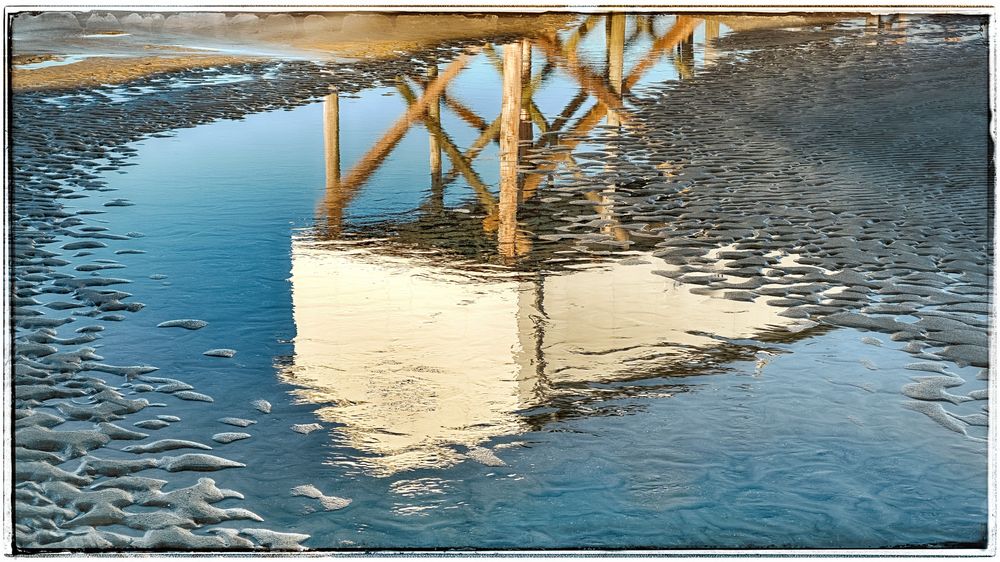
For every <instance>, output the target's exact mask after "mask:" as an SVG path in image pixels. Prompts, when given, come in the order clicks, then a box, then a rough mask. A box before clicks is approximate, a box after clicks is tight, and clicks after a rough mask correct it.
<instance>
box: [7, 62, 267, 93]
mask: <svg viewBox="0 0 1000 562" xmlns="http://www.w3.org/2000/svg"><path fill="white" fill-rule="evenodd" d="M252 60H254V59H253V57H233V56H204V55H200V56H187V57H134V58H128V59H123V58H107V57H91V58H87V59H84V60H82V61H80V62H75V63H72V64H67V65H60V66H50V67H47V68H37V69H33V70H22V69H19V68H17V67H16V66H15V67H14V68H13V70H12V71H11V87H12V88H13V89H14V90H15V91H30V90H69V89H73V88H85V87H88V86H99V85H101V84H123V83H125V82H128V81H130V80H135V79H137V78H143V77H147V76H155V75H162V74H169V73H172V72H177V71H179V70H191V69H195V68H209V67H215V66H225V65H229V64H234V63H238V62H247V61H252Z"/></svg>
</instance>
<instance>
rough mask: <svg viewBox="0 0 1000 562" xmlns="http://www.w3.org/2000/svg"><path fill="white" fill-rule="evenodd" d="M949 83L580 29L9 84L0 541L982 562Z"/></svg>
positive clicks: (966, 261)
mask: <svg viewBox="0 0 1000 562" xmlns="http://www.w3.org/2000/svg"><path fill="white" fill-rule="evenodd" d="M987 55H988V49H987V47H986V45H985V39H984V37H983V31H982V29H981V27H980V19H979V18H974V17H957V16H920V17H917V16H897V17H884V18H874V17H866V16H864V15H860V16H858V17H842V16H837V17H833V16H830V17H825V16H817V17H810V18H802V17H799V18H794V17H786V18H783V19H781V18H779V19H775V18H768V17H743V16H741V17H737V16H725V17H696V16H693V15H671V14H643V15H632V14H609V15H580V16H572V17H567V21H566V22H565V23H563V24H561V26H560V27H559V28H558V29H555V30H550V31H536V32H522V33H521V34H513V35H512V34H509V33H508V34H504V35H502V36H500V35H498V36H489V35H484V36H481V37H478V38H472V39H469V38H464V39H461V40H444V39H441V40H435V41H434V42H433V43H432V44H431V45H430V46H426V45H425V46H423V47H421V48H419V49H416V48H415V49H412V50H406V49H400V50H399V52H398V53H397V54H396V55H394V56H393V57H390V58H388V59H370V60H369V59H363V60H359V61H354V62H335V63H334V62H308V61H307V60H302V59H301V58H297V59H288V60H268V61H254V62H248V63H245V64H237V65H231V66H229V67H225V68H213V69H202V70H198V69H193V70H187V71H182V72H179V73H176V74H175V75H159V76H157V75H154V76H151V77H148V78H144V79H140V80H138V81H136V82H134V83H128V84H124V85H107V86H103V87H100V88H90V89H83V88H81V89H79V90H71V91H63V92H46V91H39V92H16V93H15V95H14V98H13V119H14V121H13V139H14V147H13V149H12V157H13V166H14V172H15V175H14V189H13V192H12V198H13V202H14V207H13V208H14V214H13V216H12V218H13V220H12V229H13V237H14V245H13V264H12V265H13V268H12V274H13V275H12V276H13V282H14V285H13V289H14V292H13V296H12V300H11V305H12V306H13V315H14V325H15V333H14V338H15V339H14V346H13V353H14V382H15V388H14V392H15V395H14V407H15V411H14V413H15V418H16V423H15V426H16V430H17V431H16V433H15V437H14V441H15V443H14V444H15V446H16V447H17V449H16V450H15V462H16V475H15V476H16V478H15V480H16V484H15V490H14V493H15V502H16V503H15V509H14V512H15V516H16V523H17V525H16V528H15V540H16V543H17V545H18V547H19V548H22V549H25V550H39V549H42V550H62V549H67V548H68V549H97V550H110V549H124V550H149V549H153V550H190V549H206V550H227V549H259V548H264V549H276V550H280V549H299V548H307V549H317V550H329V549H412V548H416V549H433V548H470V549H579V548H597V547H604V548H611V549H701V548H722V549H728V548H733V549H745V548H755V549H766V548H831V549H837V548H896V547H903V546H912V547H953V548H969V549H976V548H982V547H983V546H984V545H985V541H986V540H987V537H988V534H987V519H988V512H989V510H988V506H987V474H988V470H987V468H988V466H987V455H986V452H987V444H986V437H987V419H988V405H987V400H988V392H987V387H988V386H989V374H990V373H989V370H990V369H989V367H990V364H989V338H990V333H991V331H992V324H991V320H990V305H991V299H990V294H991V293H990V290H991V289H990V287H991V279H992V267H993V263H992V243H993V240H992V230H991V229H990V228H989V226H990V224H991V223H992V220H993V215H992V206H991V205H992V193H991V185H992V181H993V180H992V176H991V175H990V173H991V172H990V169H989V167H988V164H989V160H988V158H987V157H986V155H987V139H988V134H987V133H988V114H987V111H986V108H987V103H986V100H987V95H988V82H987V78H988V73H987ZM53 100H56V101H53ZM931 132H933V134H929V133H931ZM139 303H141V304H139ZM177 320H197V321H200V322H173V323H172V324H173V325H172V324H171V321H177ZM163 323H167V324H166V325H165V326H163V325H162V324H163ZM178 325H181V326H178ZM85 326H98V327H99V328H83V330H80V328H82V327H85ZM184 326H186V327H187V328H188V329H185V327H184ZM98 330H99V331H98ZM81 346H82V347H81ZM220 350H222V351H220ZM226 350H231V352H230V351H226ZM206 352H208V354H207V355H206ZM154 367H155V368H156V370H155V371H154V370H153V368H154ZM220 420H225V421H220ZM108 424H115V425H108ZM125 430H128V431H125ZM129 432H141V434H130V433H129ZM143 434H144V435H143ZM240 434H242V435H240ZM136 446H138V447H139V448H130V447H136ZM143 447H145V448H143ZM143 451H147V452H143ZM185 454H190V455H211V456H210V457H204V456H201V457H184V456H183V455H185ZM206 471H211V474H207V472H206ZM206 477H210V480H205V478H206ZM174 492H177V493H174ZM171 494H173V495H171Z"/></svg>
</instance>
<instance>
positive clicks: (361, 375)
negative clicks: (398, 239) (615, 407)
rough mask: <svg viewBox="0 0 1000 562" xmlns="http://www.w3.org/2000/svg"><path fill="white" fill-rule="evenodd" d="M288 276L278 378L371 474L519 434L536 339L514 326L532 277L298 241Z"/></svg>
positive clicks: (443, 459) (437, 461) (450, 457)
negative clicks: (289, 303)
mask: <svg viewBox="0 0 1000 562" xmlns="http://www.w3.org/2000/svg"><path fill="white" fill-rule="evenodd" d="M291 281H292V295H293V305H294V318H295V325H296V333H297V335H296V338H295V360H294V364H293V365H292V366H291V367H289V368H288V369H287V370H286V371H285V373H284V378H285V380H286V381H287V382H290V383H292V384H295V385H297V386H300V387H301V390H298V391H295V395H296V396H298V397H299V398H301V399H302V400H304V401H306V402H311V403H317V404H323V405H324V406H322V407H321V408H319V409H318V410H317V415H318V416H319V417H320V418H321V419H323V420H325V421H329V422H336V423H340V424H344V427H343V428H342V429H341V430H340V431H341V433H342V434H343V435H344V437H345V438H346V440H347V442H348V444H349V445H351V446H353V447H355V448H357V449H359V450H361V451H364V452H367V453H370V454H372V455H375V456H373V457H371V458H368V459H362V460H361V461H360V462H361V463H362V464H363V465H365V467H366V468H367V469H368V471H369V472H371V473H373V474H376V475H389V474H393V473H395V472H398V471H402V470H409V469H414V468H421V467H444V466H449V465H451V464H454V463H455V462H458V461H459V460H461V459H462V456H461V454H460V452H459V451H458V450H456V449H455V448H454V446H455V445H465V446H472V445H476V444H478V443H481V442H483V441H486V440H488V439H490V438H492V437H495V436H498V435H507V434H513V433H518V432H520V431H523V427H522V424H521V422H520V421H519V420H518V418H517V416H516V415H514V412H515V411H516V410H518V409H519V408H521V407H522V406H523V405H525V404H527V403H530V402H531V391H532V388H533V387H534V382H533V377H534V368H533V367H532V366H531V364H530V359H529V358H530V356H531V355H530V353H529V351H530V350H532V349H533V347H534V344H533V343H532V342H531V341H530V338H531V332H530V330H527V329H525V327H523V326H521V325H520V323H519V322H520V321H521V319H526V318H529V316H530V315H529V314H523V313H522V310H524V309H525V308H526V307H527V306H529V305H528V303H530V302H532V301H533V300H534V296H533V295H532V287H531V285H529V284H525V283H522V282H517V281H507V280H503V279H495V280H490V281H488V282H483V280H481V279H475V278H471V277H469V276H468V275H466V274H463V273H461V272H457V271H449V270H448V269H447V268H445V267H441V266H437V265H432V264H430V263H422V261H421V260H418V259H413V258H402V257H390V256H384V255H377V254H372V253H369V252H364V251H350V250H347V251H345V250H341V249H336V247H330V246H326V247H324V246H322V245H314V244H310V243H308V242H303V241H294V242H293V246H292V277H291ZM524 311H525V312H527V310H524ZM525 338H528V340H527V341H526V340H525ZM526 349H527V350H528V351H526Z"/></svg>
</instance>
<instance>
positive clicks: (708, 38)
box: [705, 20, 720, 66]
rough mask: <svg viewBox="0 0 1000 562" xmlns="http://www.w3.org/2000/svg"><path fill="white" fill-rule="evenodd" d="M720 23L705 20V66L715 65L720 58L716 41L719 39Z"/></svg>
mask: <svg viewBox="0 0 1000 562" xmlns="http://www.w3.org/2000/svg"><path fill="white" fill-rule="evenodd" d="M719 33H720V29H719V22H717V21H709V20H705V66H709V65H711V64H713V63H715V61H716V59H718V58H719V55H718V51H717V50H716V48H715V40H716V39H718V38H719Z"/></svg>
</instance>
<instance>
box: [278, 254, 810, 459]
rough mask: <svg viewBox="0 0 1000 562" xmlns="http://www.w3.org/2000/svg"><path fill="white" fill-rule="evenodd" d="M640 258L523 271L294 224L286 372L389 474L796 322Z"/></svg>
mask: <svg viewBox="0 0 1000 562" xmlns="http://www.w3.org/2000/svg"><path fill="white" fill-rule="evenodd" d="M645 258H646V259H644V260H636V261H635V262H634V263H633V264H631V265H626V264H621V263H605V264H593V265H592V266H588V267H583V268H578V269H577V270H575V271H573V272H566V273H563V274H559V275H546V276H537V277H534V278H528V279H526V278H524V277H509V276H504V275H502V274H501V275H496V274H493V275H490V274H485V273H472V272H467V271H463V270H462V269H459V268H456V267H455V266H454V265H453V264H448V263H439V262H437V261H434V260H433V257H428V256H427V255H426V254H423V255H421V254H419V253H418V254H417V255H400V254H391V253H388V252H383V251H379V249H377V248H374V249H367V248H360V247H357V246H354V245H351V244H340V243H329V242H326V243H324V242H310V241H307V240H300V239H296V240H293V243H292V276H291V283H292V298H293V310H294V319H295V325H296V336H295V342H294V346H295V348H294V359H293V361H292V362H291V364H290V365H288V366H287V367H285V368H284V369H283V372H282V378H283V380H285V381H286V382H288V383H290V384H293V385H295V386H296V387H297V389H296V390H294V391H293V394H294V395H295V396H296V397H297V398H298V399H299V400H301V401H303V402H306V403H311V404H316V405H318V406H319V408H318V409H317V415H318V416H319V417H320V418H321V419H323V420H324V421H327V422H332V423H336V424H338V425H339V427H338V429H337V433H338V434H339V435H340V436H342V437H343V438H344V439H345V442H346V443H347V444H348V445H350V446H351V447H353V448H355V449H358V450H360V451H361V452H363V453H365V454H367V455H370V456H366V457H363V458H356V457H355V458H354V461H356V462H358V463H360V464H361V465H362V466H363V467H364V469H365V470H366V471H368V472H370V473H372V474H375V475H379V476H387V475H391V474H394V473H396V472H399V471H404V470H411V469H417V468H440V467H446V466H450V465H452V464H455V463H456V462H460V461H461V459H462V456H461V453H462V452H463V451H464V447H472V446H476V445H480V444H482V443H484V442H486V441H488V440H490V439H492V438H494V437H498V436H504V435H515V434H518V433H523V432H524V431H526V430H528V429H529V426H528V420H527V419H525V418H524V417H523V416H522V415H521V414H520V412H522V411H524V410H528V409H532V408H536V407H545V406H550V407H551V406H556V407H557V408H558V407H561V406H558V405H559V404H560V402H563V401H565V400H569V401H581V402H582V404H581V408H582V409H583V410H586V409H587V406H586V402H587V401H589V400H594V399H601V398H609V397H612V396H613V395H614V389H613V388H611V387H610V386H609V385H612V384H614V383H616V382H618V383H620V382H626V381H632V380H646V381H648V380H651V379H656V378H660V377H665V378H668V379H669V378H671V377H676V376H678V375H681V376H683V375H689V374H695V373H698V372H699V369H704V368H705V367H700V368H699V367H697V366H696V365H699V364H702V365H708V366H709V368H712V367H711V365H712V364H713V363H717V362H726V361H732V360H736V359H741V360H753V351H754V349H755V348H746V349H739V350H736V349H731V348H730V349H727V345H729V344H726V343H724V341H725V340H728V339H742V338H757V337H760V335H761V334H762V333H766V332H768V331H769V330H770V329H771V328H769V327H778V326H783V325H787V324H789V323H790V322H792V320H790V319H788V318H784V317H781V316H778V313H779V312H781V309H779V308H775V307H772V306H768V305H766V304H764V303H763V302H741V301H733V300H727V299H720V298H714V297H710V296H705V295H696V294H693V293H691V292H690V291H689V289H690V286H687V285H676V284H675V283H674V282H673V281H670V280H667V279H665V278H664V277H661V276H659V275H654V274H653V273H652V271H653V270H654V269H656V268H657V267H662V265H660V266H657V265H654V263H655V261H656V260H655V258H651V257H649V256H645ZM609 291H614V294H613V298H610V295H608V292H609ZM581 319H586V321H581ZM695 329H697V330H698V332H694V331H693V330H695ZM778 331H782V332H783V329H781V328H778ZM785 333H786V334H787V332H785ZM708 334H713V336H709V335H708ZM682 384H683V383H682V382H681V381H680V380H679V379H674V380H673V382H670V383H667V384H666V385H665V386H668V387H669V388H674V387H679V385H682ZM645 388H653V387H648V386H647V387H645ZM352 462H353V461H352Z"/></svg>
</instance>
